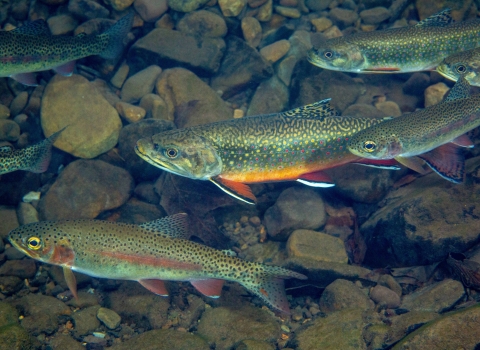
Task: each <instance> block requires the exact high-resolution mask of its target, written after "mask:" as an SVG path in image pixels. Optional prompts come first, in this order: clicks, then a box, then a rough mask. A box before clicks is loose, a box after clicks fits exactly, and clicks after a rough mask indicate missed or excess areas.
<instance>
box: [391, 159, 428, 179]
mask: <svg viewBox="0 0 480 350" xmlns="http://www.w3.org/2000/svg"><path fill="white" fill-rule="evenodd" d="M395 160H396V161H397V162H399V163H400V164H402V165H404V166H406V167H407V168H410V169H412V170H414V171H416V172H417V173H420V174H422V175H425V174H428V173H429V172H430V169H428V167H427V166H426V164H425V162H424V161H423V160H422V159H420V158H418V157H409V158H404V157H395Z"/></svg>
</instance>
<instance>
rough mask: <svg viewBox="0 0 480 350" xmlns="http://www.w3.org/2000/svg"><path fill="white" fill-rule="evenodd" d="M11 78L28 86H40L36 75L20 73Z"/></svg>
mask: <svg viewBox="0 0 480 350" xmlns="http://www.w3.org/2000/svg"><path fill="white" fill-rule="evenodd" d="M10 78H12V79H15V80H16V81H18V82H19V83H22V84H23V85H27V86H38V83H37V77H36V75H35V74H34V73H18V74H13V75H11V76H10Z"/></svg>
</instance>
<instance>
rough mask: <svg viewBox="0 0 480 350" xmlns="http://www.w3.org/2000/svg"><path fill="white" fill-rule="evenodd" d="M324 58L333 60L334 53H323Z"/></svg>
mask: <svg viewBox="0 0 480 350" xmlns="http://www.w3.org/2000/svg"><path fill="white" fill-rule="evenodd" d="M323 56H325V58H328V59H331V58H332V57H333V52H332V51H325V52H324V53H323Z"/></svg>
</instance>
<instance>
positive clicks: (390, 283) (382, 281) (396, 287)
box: [377, 275, 403, 297]
mask: <svg viewBox="0 0 480 350" xmlns="http://www.w3.org/2000/svg"><path fill="white" fill-rule="evenodd" d="M377 283H378V284H379V285H381V286H384V287H387V288H389V289H391V290H393V291H394V292H395V293H397V295H398V296H399V297H401V296H402V293H403V291H402V286H400V284H399V283H398V282H397V281H396V280H395V278H393V277H392V275H381V276H380V277H379V278H378V281H377Z"/></svg>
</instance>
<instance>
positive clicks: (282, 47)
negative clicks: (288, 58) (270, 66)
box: [260, 39, 290, 63]
mask: <svg viewBox="0 0 480 350" xmlns="http://www.w3.org/2000/svg"><path fill="white" fill-rule="evenodd" d="M288 50H290V42H289V41H288V40H285V39H283V40H279V41H277V42H274V43H273V44H270V45H267V46H265V47H262V48H261V49H260V54H261V55H262V56H263V58H265V59H266V60H267V61H268V62H270V63H275V62H277V61H278V60H279V59H281V58H282V57H283V56H285V54H286V53H287V52H288Z"/></svg>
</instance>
